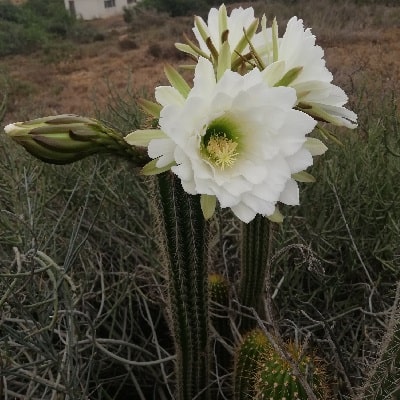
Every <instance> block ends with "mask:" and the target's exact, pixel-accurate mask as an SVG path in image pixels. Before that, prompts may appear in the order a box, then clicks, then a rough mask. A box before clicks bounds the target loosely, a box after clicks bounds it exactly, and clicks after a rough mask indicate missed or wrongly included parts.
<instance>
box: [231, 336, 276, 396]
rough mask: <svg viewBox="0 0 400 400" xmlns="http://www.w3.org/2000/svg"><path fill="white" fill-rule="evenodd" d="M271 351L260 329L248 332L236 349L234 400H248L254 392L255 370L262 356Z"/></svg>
mask: <svg viewBox="0 0 400 400" xmlns="http://www.w3.org/2000/svg"><path fill="white" fill-rule="evenodd" d="M271 352H272V347H271V344H270V342H269V341H268V339H267V337H266V336H265V334H264V333H263V332H262V331H261V330H260V329H254V330H252V331H250V332H248V333H247V334H246V335H245V336H244V337H243V341H242V343H241V344H240V345H239V346H238V348H237V350H236V359H235V367H234V374H233V391H234V399H235V400H249V399H251V398H254V396H255V394H256V388H255V384H256V379H257V371H259V369H260V367H261V365H262V363H263V360H264V358H266V357H268V356H269V354H270V353H271Z"/></svg>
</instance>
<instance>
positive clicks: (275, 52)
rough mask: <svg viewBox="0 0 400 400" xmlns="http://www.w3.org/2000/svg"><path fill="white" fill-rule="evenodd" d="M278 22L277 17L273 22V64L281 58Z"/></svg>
mask: <svg viewBox="0 0 400 400" xmlns="http://www.w3.org/2000/svg"><path fill="white" fill-rule="evenodd" d="M278 34H279V33H278V22H277V20H276V17H275V18H274V20H273V22H272V60H273V62H276V61H278V58H279V50H278V49H279V44H278Z"/></svg>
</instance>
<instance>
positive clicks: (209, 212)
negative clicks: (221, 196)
mask: <svg viewBox="0 0 400 400" xmlns="http://www.w3.org/2000/svg"><path fill="white" fill-rule="evenodd" d="M200 205H201V211H203V215H204V218H205V219H206V220H207V219H210V218H211V217H212V216H213V215H214V212H215V207H216V205H217V198H216V197H215V196H212V195H209V194H202V195H201V196H200Z"/></svg>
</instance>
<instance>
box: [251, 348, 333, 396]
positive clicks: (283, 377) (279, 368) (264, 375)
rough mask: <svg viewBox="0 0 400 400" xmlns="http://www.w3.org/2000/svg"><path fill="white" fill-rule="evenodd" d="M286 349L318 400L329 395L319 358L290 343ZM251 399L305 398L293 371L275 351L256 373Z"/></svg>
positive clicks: (303, 390)
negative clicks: (254, 389) (254, 394)
mask: <svg viewBox="0 0 400 400" xmlns="http://www.w3.org/2000/svg"><path fill="white" fill-rule="evenodd" d="M286 351H287V353H288V354H289V355H290V356H291V357H292V359H293V361H294V362H295V363H296V364H297V366H298V368H299V371H300V373H301V374H303V375H304V377H305V378H306V379H307V382H308V384H309V385H310V388H311V389H312V391H313V392H314V394H315V396H316V398H317V399H319V400H324V399H328V398H330V396H329V389H328V386H327V384H326V374H325V371H324V369H323V368H322V366H321V362H320V360H319V359H318V358H317V357H315V356H310V355H308V354H304V353H303V351H302V349H301V347H299V346H296V345H295V344H294V343H289V344H288V345H287V347H286ZM255 399H259V400H261V399H265V400H270V399H273V400H285V399H286V400H288V399H299V400H308V399H309V397H308V395H307V392H306V390H305V389H304V387H303V386H302V384H301V383H300V382H299V380H298V379H297V377H296V376H295V375H294V374H293V370H292V367H291V365H290V364H289V363H288V362H287V361H286V360H285V359H283V358H282V356H281V355H280V354H278V353H277V352H276V351H271V352H270V353H269V356H268V357H266V358H265V359H264V360H263V363H262V366H261V368H260V369H259V371H258V373H257V379H256V396H255Z"/></svg>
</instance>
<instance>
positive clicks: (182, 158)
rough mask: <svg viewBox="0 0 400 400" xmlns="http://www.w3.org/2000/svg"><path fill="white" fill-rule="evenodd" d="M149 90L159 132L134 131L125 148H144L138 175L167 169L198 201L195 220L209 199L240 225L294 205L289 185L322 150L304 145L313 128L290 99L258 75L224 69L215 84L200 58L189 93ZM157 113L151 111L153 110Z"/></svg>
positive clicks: (178, 86)
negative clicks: (147, 159) (198, 196)
mask: <svg viewBox="0 0 400 400" xmlns="http://www.w3.org/2000/svg"><path fill="white" fill-rule="evenodd" d="M167 76H169V77H170V82H171V84H172V86H162V87H158V88H156V99H157V101H158V103H159V104H160V105H161V110H159V125H160V129H159V130H144V131H140V130H139V131H136V132H133V133H131V134H129V135H128V136H127V137H126V141H127V142H128V143H129V144H131V145H142V146H143V145H147V146H148V154H149V156H150V157H151V158H152V159H153V161H151V162H150V163H149V164H148V165H147V166H145V167H144V169H143V172H144V173H146V174H155V173H159V172H163V171H166V170H168V169H171V170H172V172H173V173H174V174H176V175H177V176H178V177H179V178H180V180H181V183H182V186H183V188H184V190H185V191H186V192H187V193H189V194H201V195H202V207H203V213H204V215H205V216H206V217H210V216H211V215H212V214H213V211H214V208H215V203H216V200H217V199H218V201H219V203H220V206H221V207H223V208H224V207H230V208H231V209H232V211H233V212H234V214H235V215H236V216H237V217H238V218H240V219H241V220H242V221H244V222H249V221H251V220H252V219H253V218H254V217H255V216H256V214H262V215H265V216H273V215H275V214H274V213H275V206H276V203H277V202H282V203H285V204H288V205H296V204H298V203H299V191H298V186H297V182H296V181H295V179H294V178H297V177H300V179H299V180H301V173H302V171H304V170H305V169H306V168H307V167H309V166H310V165H312V163H313V158H312V156H313V155H319V154H322V153H323V152H324V151H325V150H326V147H325V145H323V144H322V143H321V142H320V141H318V140H317V139H312V138H307V136H306V135H307V134H308V133H310V132H311V131H312V130H313V128H314V127H315V125H316V122H315V120H314V119H312V118H311V117H310V116H308V115H307V114H305V113H303V112H301V111H298V110H295V109H293V107H294V105H295V104H296V102H297V98H296V92H295V90H294V89H292V88H287V87H270V86H268V84H266V82H265V72H264V71H260V70H258V69H253V70H252V71H250V72H248V73H247V74H245V75H240V74H239V73H237V72H233V71H231V70H229V69H228V70H226V71H225V72H224V74H223V75H222V76H221V78H220V79H219V80H217V79H216V76H215V72H214V69H213V64H212V63H211V62H210V61H209V60H207V59H205V58H202V57H200V59H199V61H198V64H197V66H196V69H195V76H194V85H193V88H191V89H190V88H189V87H188V86H186V85H185V84H184V83H183V81H182V79H181V78H177V77H176V76H175V77H174V78H172V79H171V73H170V71H169V73H168V74H167ZM156 112H157V111H156Z"/></svg>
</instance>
